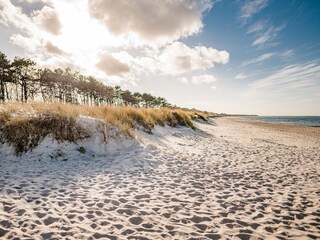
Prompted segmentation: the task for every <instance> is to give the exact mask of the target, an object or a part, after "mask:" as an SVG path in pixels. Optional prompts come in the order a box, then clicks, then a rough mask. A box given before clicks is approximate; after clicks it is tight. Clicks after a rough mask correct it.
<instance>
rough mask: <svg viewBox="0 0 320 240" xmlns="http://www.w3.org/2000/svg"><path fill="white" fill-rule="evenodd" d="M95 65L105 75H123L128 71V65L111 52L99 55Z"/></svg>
mask: <svg viewBox="0 0 320 240" xmlns="http://www.w3.org/2000/svg"><path fill="white" fill-rule="evenodd" d="M96 66H97V67H98V68H99V69H100V70H102V71H103V72H104V73H106V74H107V75H111V76H120V77H124V76H127V75H128V74H129V73H130V67H129V66H128V65H127V64H125V63H123V62H121V61H120V60H118V59H116V58H115V57H114V56H112V55H111V54H104V55H103V56H101V58H100V60H99V62H98V63H97V64H96Z"/></svg>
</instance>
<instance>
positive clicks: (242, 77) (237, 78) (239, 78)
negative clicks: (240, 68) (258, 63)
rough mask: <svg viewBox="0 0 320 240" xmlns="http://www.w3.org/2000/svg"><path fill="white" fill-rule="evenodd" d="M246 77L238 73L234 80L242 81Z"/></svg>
mask: <svg viewBox="0 0 320 240" xmlns="http://www.w3.org/2000/svg"><path fill="white" fill-rule="evenodd" d="M247 77H248V76H247V75H245V74H244V73H239V74H237V75H236V76H235V79H236V80H243V79H246V78H247Z"/></svg>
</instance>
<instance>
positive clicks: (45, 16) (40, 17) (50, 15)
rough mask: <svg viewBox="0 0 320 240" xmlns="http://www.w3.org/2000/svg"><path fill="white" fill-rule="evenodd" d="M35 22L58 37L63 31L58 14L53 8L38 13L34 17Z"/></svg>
mask: <svg viewBox="0 0 320 240" xmlns="http://www.w3.org/2000/svg"><path fill="white" fill-rule="evenodd" d="M32 19H33V21H34V22H36V23H37V24H39V25H40V26H41V27H42V28H43V29H45V30H46V31H48V32H50V33H52V34H54V35H58V34H59V33H60V30H61V23H60V20H59V17H58V14H57V12H56V11H55V10H54V9H53V8H51V7H47V6H45V7H43V8H42V9H41V10H39V11H36V12H35V13H34V15H33V17H32Z"/></svg>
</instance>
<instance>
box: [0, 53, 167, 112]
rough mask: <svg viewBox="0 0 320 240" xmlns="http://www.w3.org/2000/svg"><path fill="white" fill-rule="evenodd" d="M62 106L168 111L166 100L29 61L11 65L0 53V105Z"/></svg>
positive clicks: (77, 73) (17, 58) (70, 71)
mask: <svg viewBox="0 0 320 240" xmlns="http://www.w3.org/2000/svg"><path fill="white" fill-rule="evenodd" d="M9 101H18V102H22V103H27V102H28V101H42V102H61V103H72V104H83V105H112V106H135V107H160V108H161V107H170V106H171V105H170V104H169V103H168V102H167V100H166V99H165V98H162V97H155V96H152V95H151V94H148V93H139V92H134V93H132V92H131V91H129V90H122V89H121V87H120V86H116V87H111V86H107V85H105V84H103V83H102V82H101V81H98V80H97V79H95V78H94V77H92V76H84V75H82V74H80V73H79V72H75V71H72V70H71V69H70V68H67V69H64V70H63V69H60V68H56V69H53V70H52V69H48V68H44V69H38V68H36V63H35V62H34V61H33V60H31V59H26V58H21V57H15V58H14V59H13V60H12V61H10V60H8V58H7V56H6V55H5V54H4V53H2V52H0V102H9Z"/></svg>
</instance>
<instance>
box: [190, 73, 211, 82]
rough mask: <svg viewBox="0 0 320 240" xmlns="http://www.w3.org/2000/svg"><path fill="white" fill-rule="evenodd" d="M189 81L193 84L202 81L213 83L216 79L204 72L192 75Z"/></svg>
mask: <svg viewBox="0 0 320 240" xmlns="http://www.w3.org/2000/svg"><path fill="white" fill-rule="evenodd" d="M191 81H192V83H193V84H202V83H213V82H215V81H217V79H216V78H215V76H213V75H209V74H204V75H199V76H193V77H192V79H191Z"/></svg>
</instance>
